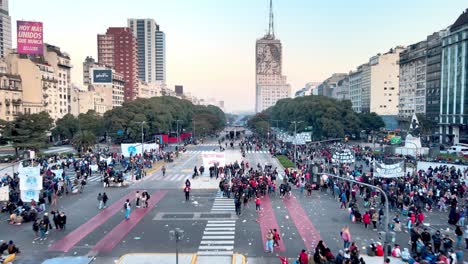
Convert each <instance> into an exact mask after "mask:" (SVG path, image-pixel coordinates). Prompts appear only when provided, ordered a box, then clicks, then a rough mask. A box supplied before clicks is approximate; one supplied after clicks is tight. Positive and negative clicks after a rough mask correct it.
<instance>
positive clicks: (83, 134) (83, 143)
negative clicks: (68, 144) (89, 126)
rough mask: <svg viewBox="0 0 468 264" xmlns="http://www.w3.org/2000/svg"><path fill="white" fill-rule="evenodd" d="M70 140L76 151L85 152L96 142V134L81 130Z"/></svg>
mask: <svg viewBox="0 0 468 264" xmlns="http://www.w3.org/2000/svg"><path fill="white" fill-rule="evenodd" d="M72 142H73V145H74V146H75V148H76V150H78V152H80V153H81V152H86V151H87V150H88V149H89V148H91V147H92V146H94V144H95V143H96V136H95V135H94V134H93V133H92V132H91V131H88V130H83V131H80V132H78V133H77V134H76V135H75V136H74V137H73V140H72Z"/></svg>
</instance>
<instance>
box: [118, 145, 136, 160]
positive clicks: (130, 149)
mask: <svg viewBox="0 0 468 264" xmlns="http://www.w3.org/2000/svg"><path fill="white" fill-rule="evenodd" d="M120 147H121V149H122V155H123V156H124V157H130V156H135V155H138V154H141V143H133V144H120Z"/></svg>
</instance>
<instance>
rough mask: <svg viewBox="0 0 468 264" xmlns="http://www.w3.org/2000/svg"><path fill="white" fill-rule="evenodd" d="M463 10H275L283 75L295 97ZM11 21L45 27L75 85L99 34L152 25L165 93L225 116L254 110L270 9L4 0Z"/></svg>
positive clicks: (171, 0)
mask: <svg viewBox="0 0 468 264" xmlns="http://www.w3.org/2000/svg"><path fill="white" fill-rule="evenodd" d="M467 7H468V5H467V2H466V0H451V1H440V0H414V1H408V0H393V1H375V0H355V1H349V0H327V1H320V0H274V1H273V9H274V17H275V20H274V23H275V35H276V37H277V38H279V39H280V40H281V42H282V45H283V75H286V76H287V78H288V82H289V83H290V84H291V87H292V90H293V93H294V91H296V90H298V89H300V88H302V87H304V85H305V83H307V82H311V81H323V80H324V79H326V78H327V77H329V76H330V75H331V74H332V73H334V72H349V71H350V70H353V69H355V67H356V66H358V65H360V64H362V63H365V62H367V61H368V59H369V57H371V56H373V55H375V54H377V53H383V52H386V51H388V50H389V49H390V48H392V47H394V46H396V45H405V46H406V45H410V44H413V43H416V42H419V41H421V40H424V39H425V38H426V36H427V35H429V34H431V33H432V32H435V31H438V30H441V29H444V28H446V27H447V26H449V25H450V24H452V23H453V22H455V20H456V19H457V18H458V16H459V15H460V14H461V13H462V12H463V11H464V10H465V9H466V8H467ZM9 9H10V15H11V17H12V27H13V46H14V47H16V20H28V21H40V22H43V23H44V41H45V42H47V43H50V44H52V45H56V46H59V47H60V48H61V49H62V50H63V51H65V52H67V53H69V54H70V56H71V59H72V64H73V70H72V81H73V82H75V83H78V84H82V78H83V77H82V63H83V61H84V59H85V57H86V56H93V57H94V58H96V59H97V43H96V42H97V34H100V33H101V34H102V33H105V31H106V29H107V28H108V27H119V26H126V25H127V18H153V19H155V21H156V23H158V24H159V25H160V29H161V30H163V31H164V32H165V34H166V70H167V83H168V85H169V86H170V87H171V88H172V89H173V86H174V85H176V84H181V85H183V86H184V91H188V92H191V93H192V94H193V95H195V96H197V97H199V98H210V97H213V98H216V99H218V100H224V101H225V105H226V110H227V111H229V112H238V111H253V110H254V106H255V41H256V39H258V38H261V37H262V36H263V35H264V34H265V33H266V30H267V28H268V12H269V0H132V1H128V0H99V1H97V0H79V1H78V0H72V1H71V0H67V1H64V0H41V1H38V0H10V1H9Z"/></svg>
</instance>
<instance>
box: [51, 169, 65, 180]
mask: <svg viewBox="0 0 468 264" xmlns="http://www.w3.org/2000/svg"><path fill="white" fill-rule="evenodd" d="M50 171H51V172H52V173H53V174H55V179H62V180H63V177H62V175H63V170H62V169H59V170H50Z"/></svg>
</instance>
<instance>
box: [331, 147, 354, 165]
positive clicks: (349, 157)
mask: <svg viewBox="0 0 468 264" xmlns="http://www.w3.org/2000/svg"><path fill="white" fill-rule="evenodd" d="M355 161H356V159H355V158H354V154H353V152H352V151H351V150H350V149H343V150H339V151H337V152H335V153H333V156H332V162H333V163H354V162H355Z"/></svg>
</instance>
